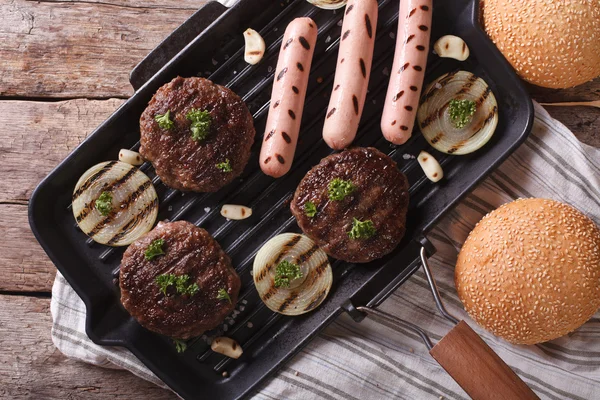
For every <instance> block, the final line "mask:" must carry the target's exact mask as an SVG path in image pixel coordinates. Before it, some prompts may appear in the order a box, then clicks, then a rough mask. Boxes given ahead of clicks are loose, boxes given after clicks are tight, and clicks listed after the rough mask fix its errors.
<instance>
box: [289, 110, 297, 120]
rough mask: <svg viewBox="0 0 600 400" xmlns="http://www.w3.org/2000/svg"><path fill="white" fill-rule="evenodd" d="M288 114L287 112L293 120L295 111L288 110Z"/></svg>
mask: <svg viewBox="0 0 600 400" xmlns="http://www.w3.org/2000/svg"><path fill="white" fill-rule="evenodd" d="M288 114H289V116H290V117H291V118H292V119H293V120H295V119H296V113H295V112H293V111H292V110H288Z"/></svg>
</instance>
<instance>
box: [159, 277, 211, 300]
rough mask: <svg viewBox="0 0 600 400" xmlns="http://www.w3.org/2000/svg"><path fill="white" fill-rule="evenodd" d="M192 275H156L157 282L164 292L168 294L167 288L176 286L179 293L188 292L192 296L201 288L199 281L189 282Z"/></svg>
mask: <svg viewBox="0 0 600 400" xmlns="http://www.w3.org/2000/svg"><path fill="white" fill-rule="evenodd" d="M189 281H190V277H189V276H187V275H181V276H177V275H174V274H162V275H159V276H157V277H156V284H157V285H158V286H159V287H160V291H161V292H162V294H164V295H165V296H167V290H169V288H170V287H171V286H175V291H176V292H177V294H188V295H190V296H193V295H195V294H196V293H198V291H199V290H200V288H199V287H198V284H197V283H192V284H190V283H189Z"/></svg>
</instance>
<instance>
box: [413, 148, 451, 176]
mask: <svg viewBox="0 0 600 400" xmlns="http://www.w3.org/2000/svg"><path fill="white" fill-rule="evenodd" d="M417 161H418V162H419V165H420V166H421V168H423V172H425V176H427V178H428V179H429V180H430V181H431V182H439V180H440V179H442V178H443V177H444V170H442V166H441V165H440V163H439V162H438V161H437V160H436V159H435V157H433V156H432V155H431V154H429V153H428V152H426V151H421V152H420V153H419V157H417Z"/></svg>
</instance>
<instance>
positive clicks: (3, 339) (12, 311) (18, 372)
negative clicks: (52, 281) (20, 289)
mask: <svg viewBox="0 0 600 400" xmlns="http://www.w3.org/2000/svg"><path fill="white" fill-rule="evenodd" d="M0 304H1V305H2V306H1V307H0V349H2V351H1V352H0V398H2V399H13V400H21V399H44V400H54V399H57V400H65V399H96V400H98V399H145V400H163V399H165V400H166V399H177V398H178V397H177V396H176V395H175V394H173V393H172V392H170V391H168V390H165V389H161V388H159V387H157V386H155V385H154V384H152V383H149V382H146V381H144V380H142V379H139V378H137V377H136V376H134V375H132V374H131V373H129V372H127V371H117V370H110V369H104V368H99V367H95V366H91V365H88V364H84V363H81V362H78V361H73V360H69V359H67V358H66V357H65V356H64V355H63V354H62V353H60V351H58V350H57V349H56V347H54V344H53V343H52V340H51V337H50V328H51V326H52V318H51V316H50V299H49V298H37V297H25V296H2V295H0Z"/></svg>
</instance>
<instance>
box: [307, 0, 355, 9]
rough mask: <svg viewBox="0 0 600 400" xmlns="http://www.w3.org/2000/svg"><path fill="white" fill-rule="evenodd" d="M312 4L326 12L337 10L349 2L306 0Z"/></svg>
mask: <svg viewBox="0 0 600 400" xmlns="http://www.w3.org/2000/svg"><path fill="white" fill-rule="evenodd" d="M306 1H308V2H309V3H310V4H312V5H315V6H317V7H319V8H323V9H325V10H335V9H338V8H342V7H344V6H345V5H346V3H347V2H348V0H306Z"/></svg>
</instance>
